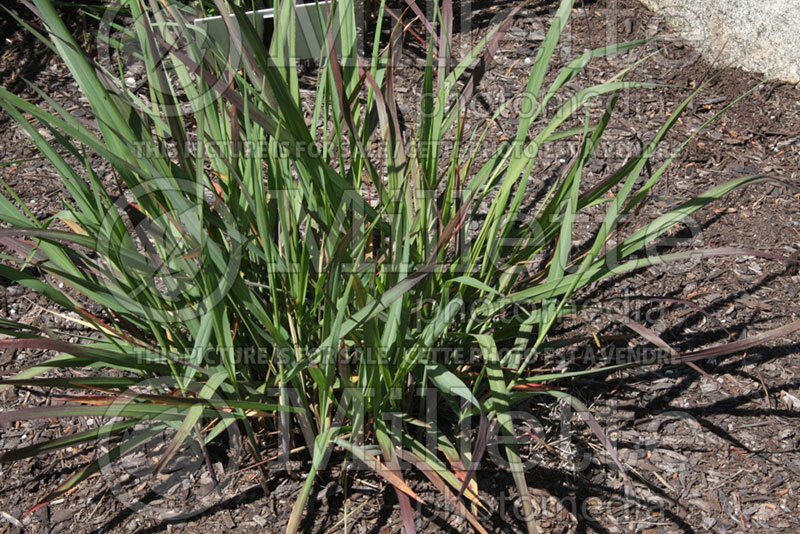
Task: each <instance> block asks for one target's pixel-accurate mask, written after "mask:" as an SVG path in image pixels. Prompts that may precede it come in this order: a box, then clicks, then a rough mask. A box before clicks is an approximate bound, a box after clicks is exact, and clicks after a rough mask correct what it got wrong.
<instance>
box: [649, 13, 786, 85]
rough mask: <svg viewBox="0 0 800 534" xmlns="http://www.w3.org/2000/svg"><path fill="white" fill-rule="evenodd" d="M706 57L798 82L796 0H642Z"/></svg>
mask: <svg viewBox="0 0 800 534" xmlns="http://www.w3.org/2000/svg"><path fill="white" fill-rule="evenodd" d="M641 1H642V3H643V4H644V5H646V6H647V7H648V8H650V9H651V10H652V11H653V12H655V13H656V14H658V15H662V16H663V17H664V18H665V19H666V21H667V23H668V24H669V25H670V27H672V28H673V29H675V30H676V31H677V32H679V33H680V34H681V35H682V36H683V37H684V38H686V39H687V40H688V41H690V42H691V43H692V44H693V45H694V46H695V47H696V48H697V49H698V50H699V51H700V52H701V53H703V54H704V55H705V56H706V58H708V59H710V60H714V59H717V58H719V60H718V61H719V63H720V64H721V65H727V64H733V65H736V66H739V67H741V68H743V69H744V70H747V71H750V72H758V73H762V74H765V75H766V76H768V77H770V78H777V79H781V80H784V81H787V82H790V83H798V82H800V32H798V31H797V26H798V23H799V22H800V2H798V1H797V0H641Z"/></svg>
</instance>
